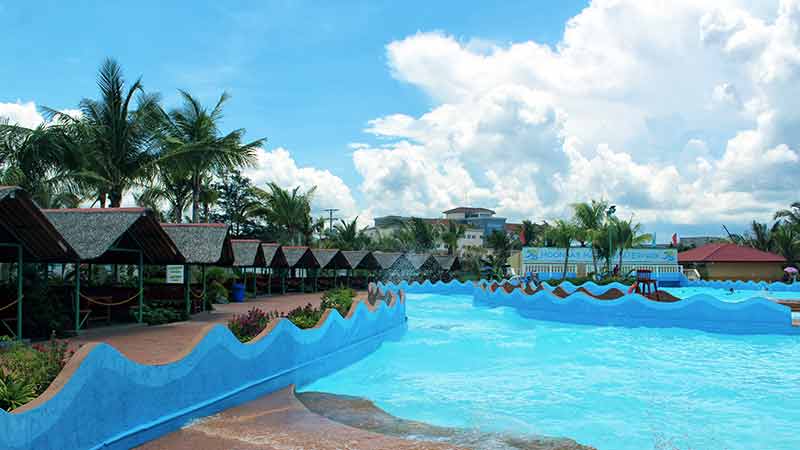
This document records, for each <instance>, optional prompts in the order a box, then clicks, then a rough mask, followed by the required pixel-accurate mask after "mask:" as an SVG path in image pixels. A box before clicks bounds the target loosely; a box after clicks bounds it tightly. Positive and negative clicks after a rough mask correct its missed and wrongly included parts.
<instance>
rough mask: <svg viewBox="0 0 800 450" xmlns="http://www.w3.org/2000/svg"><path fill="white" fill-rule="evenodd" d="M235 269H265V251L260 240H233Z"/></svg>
mask: <svg viewBox="0 0 800 450" xmlns="http://www.w3.org/2000/svg"><path fill="white" fill-rule="evenodd" d="M231 245H232V246H233V265H234V266H235V267H265V266H266V263H265V261H264V251H263V250H262V249H261V241H259V240H258V239H231Z"/></svg>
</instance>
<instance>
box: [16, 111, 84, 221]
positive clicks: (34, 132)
mask: <svg viewBox="0 0 800 450" xmlns="http://www.w3.org/2000/svg"><path fill="white" fill-rule="evenodd" d="M81 163H82V160H81V156H80V153H79V152H78V151H77V147H76V146H75V145H74V143H73V142H72V140H71V136H69V135H68V134H67V132H66V129H65V127H62V126H61V124H59V123H56V122H53V121H47V122H45V123H42V124H40V125H38V126H37V127H35V128H26V127H23V126H20V125H15V124H10V123H9V122H8V120H3V119H1V118H0V165H1V166H2V167H0V184H3V185H15V186H20V187H21V188H23V189H25V190H26V191H28V192H29V193H30V194H31V197H32V198H33V199H34V200H35V201H36V203H37V204H38V205H39V206H41V207H43V208H59V207H70V206H74V205H76V204H77V203H79V202H80V198H79V196H78V195H77V194H78V186H77V185H76V183H74V181H73V178H72V177H73V175H74V174H75V173H76V172H77V171H79V170H80V166H81Z"/></svg>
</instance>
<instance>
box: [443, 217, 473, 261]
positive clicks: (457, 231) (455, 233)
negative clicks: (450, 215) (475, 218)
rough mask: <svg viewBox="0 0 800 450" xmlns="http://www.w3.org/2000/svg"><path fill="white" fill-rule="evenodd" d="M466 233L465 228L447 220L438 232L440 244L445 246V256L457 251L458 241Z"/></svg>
mask: <svg viewBox="0 0 800 450" xmlns="http://www.w3.org/2000/svg"><path fill="white" fill-rule="evenodd" d="M466 233H467V227H465V226H464V225H463V224H460V223H458V222H456V221H454V220H448V221H447V225H444V226H443V228H442V230H441V231H440V237H441V239H442V242H444V243H445V244H446V245H447V254H448V255H453V254H455V252H456V250H457V249H458V240H459V239H461V238H463V237H464V235H465V234H466Z"/></svg>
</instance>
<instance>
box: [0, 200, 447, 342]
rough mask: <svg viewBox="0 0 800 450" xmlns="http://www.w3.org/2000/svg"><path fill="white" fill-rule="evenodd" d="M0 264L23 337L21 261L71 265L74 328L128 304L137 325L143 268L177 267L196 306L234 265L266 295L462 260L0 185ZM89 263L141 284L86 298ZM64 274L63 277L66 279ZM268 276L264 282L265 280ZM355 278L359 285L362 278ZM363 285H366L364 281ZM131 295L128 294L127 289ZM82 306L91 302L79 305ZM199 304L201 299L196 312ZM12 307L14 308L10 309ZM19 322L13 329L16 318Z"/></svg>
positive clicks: (426, 270) (0, 312) (435, 268)
mask: <svg viewBox="0 0 800 450" xmlns="http://www.w3.org/2000/svg"><path fill="white" fill-rule="evenodd" d="M0 262H3V263H12V264H13V263H16V269H17V275H16V281H17V285H16V289H15V290H16V296H15V297H16V299H15V300H14V299H11V300H8V301H4V299H0V321H2V323H3V325H4V326H5V327H6V328H7V330H8V331H9V332H10V333H12V334H14V335H15V336H17V337H21V336H22V321H23V317H22V311H23V309H22V305H23V301H24V297H23V290H24V289H23V279H24V276H23V266H24V264H25V263H38V264H47V265H50V264H60V265H61V267H62V274H63V273H64V270H65V269H64V268H65V267H68V266H70V267H72V273H73V277H72V278H73V280H74V282H73V284H72V285H71V286H69V287H66V288H67V289H71V290H72V292H66V293H65V295H67V296H69V297H70V298H72V301H73V305H72V310H73V311H72V313H73V315H74V316H73V320H74V328H75V331H76V332H77V331H79V330H80V329H81V328H82V327H83V326H84V324H85V322H86V320H87V319H88V317H89V315H90V314H91V309H92V307H91V305H94V306H95V307H97V308H100V309H103V308H107V309H108V311H109V313H108V314H109V317H110V314H111V313H110V308H111V307H118V306H121V305H124V304H132V306H133V308H132V309H135V314H136V318H137V320H138V321H140V322H141V321H142V310H143V306H144V299H145V285H144V267H145V266H146V265H159V266H167V265H182V266H183V275H184V276H183V289H182V294H183V297H184V298H183V301H184V302H185V308H186V313H187V314H190V313H191V312H193V306H192V305H193V298H204V297H205V293H206V276H205V271H206V268H207V267H210V266H218V267H234V268H237V270H238V271H239V272H240V275H241V276H242V277H243V282H244V284H245V285H246V286H248V285H252V291H253V292H254V293H255V292H257V291H258V290H259V284H260V283H261V284H262V285H263V284H264V283H265V284H266V286H265V287H266V289H264V291H265V293H268V294H271V293H272V292H273V290H275V289H279V290H280V292H284V293H285V292H286V291H287V289H292V288H294V289H296V290H301V291H306V290H312V291H315V290H317V289H319V288H320V287H323V288H327V287H332V286H335V285H347V286H350V285H352V283H353V282H356V283H357V287H363V286H366V283H368V282H369V280H370V279H378V278H380V279H394V280H400V279H414V278H418V277H419V276H420V275H422V276H424V277H427V278H442V277H444V278H447V277H448V276H449V275H448V274H449V273H450V272H451V271H455V270H458V269H459V261H458V258H456V257H452V256H439V255H430V254H414V253H389V252H371V251H340V250H336V249H314V248H308V247H294V246H280V245H277V244H270V243H263V242H260V241H258V240H250V239H231V236H230V229H229V227H228V225H226V224H217V223H213V224H162V223H159V221H158V220H157V218H156V216H155V215H154V213H153V211H152V210H150V209H147V208H77V209H39V208H38V206H37V205H36V204H35V203H34V202H33V201H32V200H31V198H30V196H29V194H28V193H27V192H25V191H24V190H23V189H20V188H18V187H13V186H0ZM93 265H110V266H112V267H113V268H114V271H115V272H116V270H117V267H118V266H120V265H128V266H135V267H136V268H137V280H138V281H137V283H138V285H137V286H135V287H133V288H130V287H129V288H128V289H129V290H128V292H127V294H126V295H125V297H126V298H124V299H123V300H121V301H120V299H119V298H116V297H114V296H97V295H93V296H90V295H89V294H87V293H86V292H85V289H84V290H82V287H81V278H82V271H83V270H85V268H86V267H88V270H89V277H90V278H89V279H91V273H92V266H93ZM192 266H196V267H199V268H200V271H201V273H202V275H201V277H200V278H201V283H200V284H201V286H199V288H200V291H199V292H200V294H199V295H198V294H197V292H196V290H194V289H193V288H192V286H191V278H192V277H191V273H192V271H191V267H192ZM62 279H64V278H63V275H62ZM265 280H266V282H265ZM359 281H360V282H361V283H359ZM362 284H363V286H362ZM128 294H130V295H128ZM82 304H86V305H87V306H85V307H84V306H82ZM204 304H205V301H203V302H201V308H203V307H204ZM14 306H16V311H15V312H16V314H15V315H10V314H8V313H9V312H11V311H13V308H14ZM14 322H15V325H16V326H12V324H14Z"/></svg>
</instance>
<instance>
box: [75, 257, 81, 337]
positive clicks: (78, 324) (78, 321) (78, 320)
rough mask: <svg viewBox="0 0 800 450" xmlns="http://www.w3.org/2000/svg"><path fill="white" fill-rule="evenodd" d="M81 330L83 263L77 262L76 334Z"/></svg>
mask: <svg viewBox="0 0 800 450" xmlns="http://www.w3.org/2000/svg"><path fill="white" fill-rule="evenodd" d="M79 331H81V263H80V261H78V262H76V263H75V334H78V332H79Z"/></svg>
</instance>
